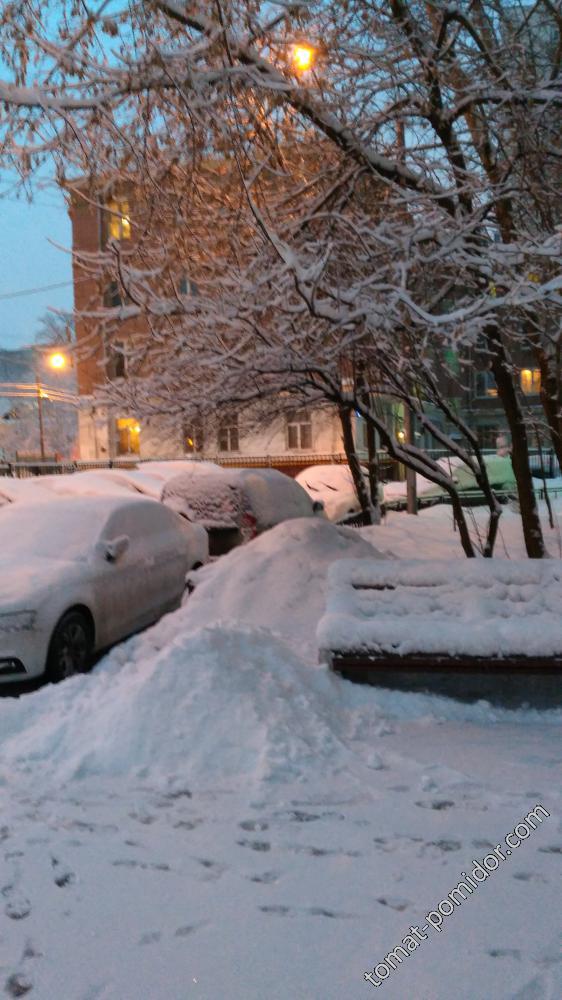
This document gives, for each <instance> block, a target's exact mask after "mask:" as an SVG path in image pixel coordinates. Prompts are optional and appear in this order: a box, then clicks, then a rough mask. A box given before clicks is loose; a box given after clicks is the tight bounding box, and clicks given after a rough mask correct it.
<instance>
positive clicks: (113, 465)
mask: <svg viewBox="0 0 562 1000" xmlns="http://www.w3.org/2000/svg"><path fill="white" fill-rule="evenodd" d="M426 454H428V455H431V457H432V458H435V459H438V458H447V457H448V456H449V455H450V452H447V451H445V450H444V449H437V448H435V449H432V450H428V451H427V452H426ZM483 454H484V455H485V456H486V455H495V454H496V452H495V451H494V450H493V449H489V450H486V449H484V450H483ZM189 457H190V459H191V460H197V459H198V457H199V456H197V455H191V456H189ZM378 457H379V462H380V466H381V469H382V470H383V475H384V477H385V478H392V473H393V471H394V470H395V469H396V468H397V463H396V462H394V461H393V460H392V459H390V458H389V456H388V455H387V453H386V452H379V456H378ZM529 458H530V466H531V472H532V474H533V476H535V477H536V478H538V479H540V478H541V477H542V470H543V468H544V474H545V476H546V479H547V481H548V480H549V479H555V478H557V477H559V476H560V475H561V474H562V473H561V471H560V465H559V462H558V459H557V457H556V454H555V452H554V449H548V450H546V449H545V450H543V453H542V462H541V456H540V454H539V453H538V451H535V452H531V454H530V456H529ZM204 459H205V461H210V462H215V463H216V464H217V465H222V466H224V467H225V468H239V467H241V466H243V467H245V468H264V467H265V468H283V467H287V468H288V467H292V468H295V467H302V468H303V469H304V468H306V467H307V466H309V465H312V464H314V465H342V464H345V462H346V461H347V459H346V457H345V454H344V453H343V452H334V453H331V454H330V453H327V454H322V455H298V454H292V455H291V454H285V455H205V456H204ZM138 461H139V459H136V458H135V457H133V456H131V457H127V458H114V459H100V460H97V461H96V460H92V461H77V462H55V461H50V460H48V461H45V462H41V461H21V462H0V476H15V477H17V478H18V479H25V478H27V477H28V476H50V475H62V474H65V473H70V472H81V471H85V470H87V469H92V470H95V469H135V468H136V467H137V464H138ZM143 461H150V459H148V460H145V459H143ZM153 461H165V459H153ZM547 485H548V482H547ZM549 492H550V491H549Z"/></svg>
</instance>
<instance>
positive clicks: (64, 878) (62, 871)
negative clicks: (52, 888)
mask: <svg viewBox="0 0 562 1000" xmlns="http://www.w3.org/2000/svg"><path fill="white" fill-rule="evenodd" d="M51 866H52V868H53V872H54V875H55V878H54V882H55V885H56V886H58V888H59V889H64V888H65V886H67V885H72V883H73V882H75V881H76V875H75V874H74V872H73V871H71V870H70V868H67V867H66V865H63V864H62V862H61V861H59V859H58V858H55V857H54V856H51Z"/></svg>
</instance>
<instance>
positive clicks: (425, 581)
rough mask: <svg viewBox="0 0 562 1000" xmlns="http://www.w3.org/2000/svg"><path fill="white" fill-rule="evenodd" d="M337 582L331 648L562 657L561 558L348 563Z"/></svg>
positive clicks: (330, 608)
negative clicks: (458, 561) (561, 616)
mask: <svg viewBox="0 0 562 1000" xmlns="http://www.w3.org/2000/svg"><path fill="white" fill-rule="evenodd" d="M329 581H330V589H329V597H328V601H327V610H326V614H325V616H324V617H323V619H322V621H321V622H320V625H319V627H318V639H319V644H320V646H321V648H323V649H331V650H357V651H358V650H361V649H368V650H371V651H373V652H381V651H388V652H392V653H397V654H400V655H407V654H408V653H427V654H432V653H433V654H445V655H446V654H450V655H455V654H457V655H462V654H466V655H468V656H509V655H518V654H523V655H526V656H530V657H532V656H544V657H551V656H558V657H560V656H562V622H561V619H560V609H561V608H562V562H561V561H560V560H525V561H511V560H497V561H496V560H481V559H478V560H476V559H474V560H467V561H465V562H462V563H455V564H451V563H449V562H444V561H437V560H435V561H426V560H411V561H396V562H388V563H381V562H379V561H372V562H367V561H365V560H363V561H360V562H355V561H353V560H342V561H341V562H339V563H336V564H335V565H334V566H332V568H331V570H330V573H329Z"/></svg>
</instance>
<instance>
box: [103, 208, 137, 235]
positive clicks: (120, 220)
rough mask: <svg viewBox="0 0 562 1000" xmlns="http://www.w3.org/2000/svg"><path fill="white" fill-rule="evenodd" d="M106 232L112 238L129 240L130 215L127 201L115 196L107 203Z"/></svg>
mask: <svg viewBox="0 0 562 1000" xmlns="http://www.w3.org/2000/svg"><path fill="white" fill-rule="evenodd" d="M106 208H107V234H108V237H109V238H110V239H112V240H130V238H131V217H130V215H129V202H128V201H126V200H125V199H123V198H115V199H112V201H108V203H107V206H106Z"/></svg>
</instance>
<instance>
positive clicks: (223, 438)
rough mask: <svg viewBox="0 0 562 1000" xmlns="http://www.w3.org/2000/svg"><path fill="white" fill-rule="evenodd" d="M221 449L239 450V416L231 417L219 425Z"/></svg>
mask: <svg viewBox="0 0 562 1000" xmlns="http://www.w3.org/2000/svg"><path fill="white" fill-rule="evenodd" d="M218 443H219V451H238V445H239V439H238V417H229V418H228V420H224V421H223V422H222V423H221V424H220V426H219V433H218Z"/></svg>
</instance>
